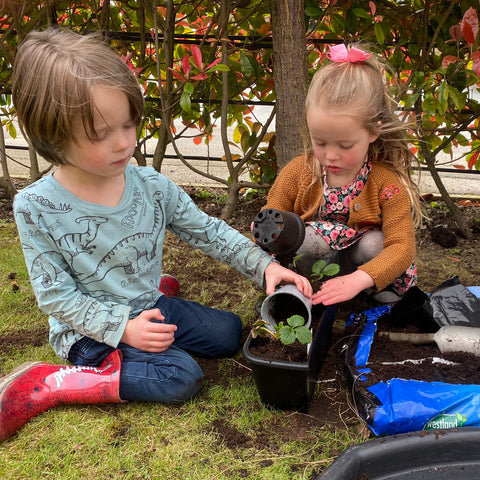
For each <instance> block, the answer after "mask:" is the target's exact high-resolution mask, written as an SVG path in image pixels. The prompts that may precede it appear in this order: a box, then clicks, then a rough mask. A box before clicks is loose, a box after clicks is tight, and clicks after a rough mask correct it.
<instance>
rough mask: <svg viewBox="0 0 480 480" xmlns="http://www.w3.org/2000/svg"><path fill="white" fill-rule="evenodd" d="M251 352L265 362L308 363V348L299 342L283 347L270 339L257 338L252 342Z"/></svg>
mask: <svg viewBox="0 0 480 480" xmlns="http://www.w3.org/2000/svg"><path fill="white" fill-rule="evenodd" d="M250 352H251V353H252V354H253V355H256V356H257V357H260V358H263V359H265V360H277V361H278V360H282V361H286V362H298V363H301V362H306V361H307V346H306V345H302V344H301V343H299V342H295V343H293V344H291V345H283V344H282V343H281V342H280V341H278V340H272V339H271V338H268V337H257V338H255V339H254V340H253V341H252V345H251V347H250Z"/></svg>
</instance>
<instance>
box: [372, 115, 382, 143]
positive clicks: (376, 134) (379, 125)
mask: <svg viewBox="0 0 480 480" xmlns="http://www.w3.org/2000/svg"><path fill="white" fill-rule="evenodd" d="M381 129H382V122H381V121H380V120H379V121H378V122H377V125H376V126H375V127H374V129H373V131H372V132H371V133H370V143H373V142H374V141H375V140H376V139H377V138H378V137H379V136H380V133H381Z"/></svg>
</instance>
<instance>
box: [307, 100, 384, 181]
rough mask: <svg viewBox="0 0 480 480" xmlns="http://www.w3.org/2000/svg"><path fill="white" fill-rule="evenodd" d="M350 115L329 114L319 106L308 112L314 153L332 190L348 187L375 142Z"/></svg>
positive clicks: (374, 137) (345, 112) (375, 136)
mask: <svg viewBox="0 0 480 480" xmlns="http://www.w3.org/2000/svg"><path fill="white" fill-rule="evenodd" d="M349 111H351V110H340V111H338V112H335V113H331V112H328V111H326V110H324V109H323V108H322V107H321V106H312V107H310V108H309V109H308V110H307V125H308V130H309V132H310V138H311V141H312V145H313V151H314V153H315V157H316V158H317V160H318V161H319V162H320V164H321V165H322V166H323V167H325V170H326V176H327V183H328V185H330V186H332V187H343V186H346V185H349V184H350V183H351V182H352V181H353V180H354V179H355V177H356V176H357V174H358V172H359V170H360V168H361V167H362V165H363V163H364V162H365V160H366V158H367V151H368V147H369V145H370V143H372V142H374V141H375V140H376V139H377V138H378V135H375V134H372V133H370V132H369V131H368V130H367V129H366V128H365V127H364V126H363V124H362V123H361V122H360V120H359V119H358V118H357V117H355V116H353V115H351V114H350V113H349Z"/></svg>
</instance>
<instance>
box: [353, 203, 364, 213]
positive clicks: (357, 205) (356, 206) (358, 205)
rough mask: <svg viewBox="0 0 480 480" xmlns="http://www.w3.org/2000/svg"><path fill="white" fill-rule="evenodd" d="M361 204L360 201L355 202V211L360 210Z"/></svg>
mask: <svg viewBox="0 0 480 480" xmlns="http://www.w3.org/2000/svg"><path fill="white" fill-rule="evenodd" d="M361 208H362V206H361V205H360V203H356V204H355V205H354V206H353V209H354V210H355V211H356V212H359V211H360V210H361Z"/></svg>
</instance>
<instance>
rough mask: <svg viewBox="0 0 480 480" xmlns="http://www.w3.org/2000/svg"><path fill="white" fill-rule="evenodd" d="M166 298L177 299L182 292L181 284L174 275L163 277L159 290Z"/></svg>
mask: <svg viewBox="0 0 480 480" xmlns="http://www.w3.org/2000/svg"><path fill="white" fill-rule="evenodd" d="M158 289H159V290H160V291H161V292H162V293H163V294H164V295H165V296H166V297H176V296H177V295H178V292H179V291H180V283H179V281H178V280H177V279H176V278H175V277H172V275H162V278H161V279H160V287H159V288H158Z"/></svg>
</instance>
